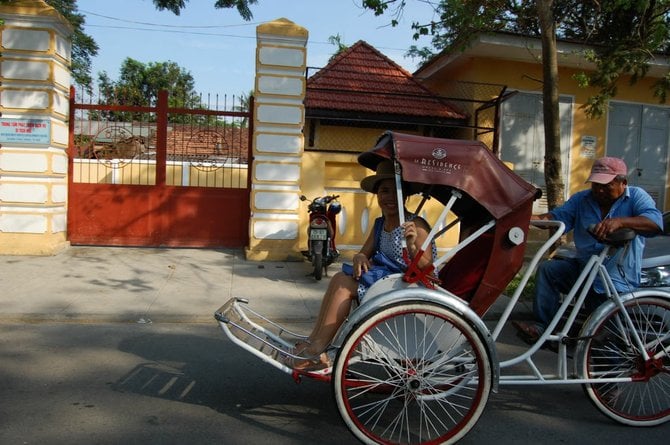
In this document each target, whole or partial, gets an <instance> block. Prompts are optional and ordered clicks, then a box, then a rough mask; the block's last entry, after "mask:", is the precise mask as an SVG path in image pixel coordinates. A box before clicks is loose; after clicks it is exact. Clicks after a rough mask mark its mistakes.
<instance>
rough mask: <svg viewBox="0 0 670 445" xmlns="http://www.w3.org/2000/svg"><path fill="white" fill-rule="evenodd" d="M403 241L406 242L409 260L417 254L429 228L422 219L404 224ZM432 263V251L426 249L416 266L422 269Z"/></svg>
mask: <svg viewBox="0 0 670 445" xmlns="http://www.w3.org/2000/svg"><path fill="white" fill-rule="evenodd" d="M404 227H405V240H406V241H407V251H408V253H409V256H410V258H411V259H414V256H415V255H416V254H417V253H418V252H419V249H421V246H422V245H423V243H424V242H425V241H426V239H427V238H428V233H430V226H429V225H428V223H427V222H426V221H424V220H423V219H422V218H415V219H414V220H413V221H407V222H406V223H405V226H404ZM432 262H433V252H432V249H426V251H425V252H423V254H422V255H421V259H419V262H418V264H417V266H418V267H419V268H423V267H425V266H427V265H428V264H430V263H432Z"/></svg>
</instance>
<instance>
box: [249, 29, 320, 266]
mask: <svg viewBox="0 0 670 445" xmlns="http://www.w3.org/2000/svg"><path fill="white" fill-rule="evenodd" d="M256 36H257V49H256V84H255V89H254V90H255V91H254V136H253V156H254V168H253V172H252V189H251V219H250V221H249V224H250V225H249V247H248V249H247V252H246V253H247V258H248V259H252V260H292V259H295V260H297V259H301V258H302V255H301V254H300V251H299V249H298V238H299V236H298V235H299V234H298V227H299V223H300V218H299V216H300V215H299V214H298V212H299V210H300V200H299V198H298V197H299V195H300V168H301V163H302V153H303V148H304V137H303V133H302V129H303V126H304V122H305V110H304V106H303V100H304V97H305V71H306V62H307V57H306V45H307V36H308V33H307V30H306V29H305V28H302V27H301V26H298V25H296V24H295V23H293V22H291V21H289V20H286V19H283V18H282V19H278V20H275V21H273V22H268V23H264V24H262V25H260V26H258V27H257V28H256Z"/></svg>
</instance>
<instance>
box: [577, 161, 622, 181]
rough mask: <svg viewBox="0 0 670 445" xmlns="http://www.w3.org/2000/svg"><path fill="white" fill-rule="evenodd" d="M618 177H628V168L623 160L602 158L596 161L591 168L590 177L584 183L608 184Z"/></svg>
mask: <svg viewBox="0 0 670 445" xmlns="http://www.w3.org/2000/svg"><path fill="white" fill-rule="evenodd" d="M619 175H623V176H626V175H628V167H626V163H625V162H624V161H623V159H619V158H611V157H604V158H600V159H596V162H594V163H593V167H591V175H590V176H589V179H587V180H586V182H595V183H597V184H609V183H610V182H612V180H613V179H614V178H616V177H617V176H619Z"/></svg>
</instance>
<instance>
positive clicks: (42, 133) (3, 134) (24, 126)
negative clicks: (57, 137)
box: [0, 118, 51, 144]
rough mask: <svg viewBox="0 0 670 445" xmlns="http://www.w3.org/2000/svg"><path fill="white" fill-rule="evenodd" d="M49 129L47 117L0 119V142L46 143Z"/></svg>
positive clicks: (49, 140) (48, 140)
mask: <svg viewBox="0 0 670 445" xmlns="http://www.w3.org/2000/svg"><path fill="white" fill-rule="evenodd" d="M50 129H51V122H50V121H49V120H47V119H9V118H7V119H0V143H3V144H4V143H8V142H16V143H20V144H48V143H49V142H51V136H50V133H51V132H50Z"/></svg>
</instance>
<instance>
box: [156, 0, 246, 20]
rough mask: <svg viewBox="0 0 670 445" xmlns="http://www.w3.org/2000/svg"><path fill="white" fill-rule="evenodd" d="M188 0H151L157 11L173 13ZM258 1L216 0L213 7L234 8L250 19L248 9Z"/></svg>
mask: <svg viewBox="0 0 670 445" xmlns="http://www.w3.org/2000/svg"><path fill="white" fill-rule="evenodd" d="M187 1H188V0H153V2H154V5H156V9H158V10H159V11H163V10H166V9H167V10H168V11H171V12H172V13H174V14H175V15H179V14H180V13H181V10H182V9H184V8H185V7H186V2H187ZM257 2H258V0H217V1H216V2H215V3H214V7H215V8H236V9H237V12H238V13H239V14H240V16H241V17H242V18H243V19H244V20H247V21H249V20H251V19H252V18H253V14H252V13H251V9H249V6H250V5H255V4H256V3H257Z"/></svg>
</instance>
